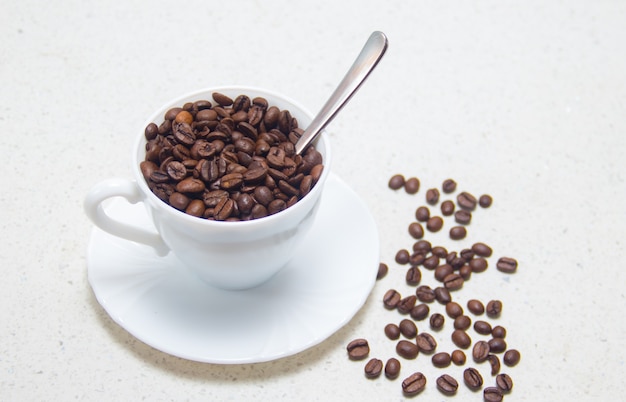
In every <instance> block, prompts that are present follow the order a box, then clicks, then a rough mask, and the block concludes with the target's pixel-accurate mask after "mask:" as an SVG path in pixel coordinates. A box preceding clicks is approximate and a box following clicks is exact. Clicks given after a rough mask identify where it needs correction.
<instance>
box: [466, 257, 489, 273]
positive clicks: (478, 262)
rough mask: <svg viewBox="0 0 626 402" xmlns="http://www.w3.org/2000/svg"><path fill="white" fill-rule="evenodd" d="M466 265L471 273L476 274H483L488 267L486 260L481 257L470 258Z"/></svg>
mask: <svg viewBox="0 0 626 402" xmlns="http://www.w3.org/2000/svg"><path fill="white" fill-rule="evenodd" d="M468 265H469V266H470V268H471V270H472V272H476V273H480V272H485V271H486V270H487V267H488V266H489V264H488V263H487V260H485V259H484V258H482V257H478V258H472V260H471V261H470V262H469V264H468Z"/></svg>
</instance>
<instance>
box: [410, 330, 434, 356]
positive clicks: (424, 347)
mask: <svg viewBox="0 0 626 402" xmlns="http://www.w3.org/2000/svg"><path fill="white" fill-rule="evenodd" d="M415 343H416V344H417V347H418V348H419V350H420V352H422V353H426V354H430V353H433V352H434V351H435V349H437V341H436V340H435V338H434V337H433V336H432V335H431V334H429V333H428V332H422V333H421V334H419V335H417V336H416V337H415Z"/></svg>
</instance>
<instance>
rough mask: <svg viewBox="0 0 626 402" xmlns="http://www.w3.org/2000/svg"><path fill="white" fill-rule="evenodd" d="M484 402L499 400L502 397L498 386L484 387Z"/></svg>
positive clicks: (498, 401)
mask: <svg viewBox="0 0 626 402" xmlns="http://www.w3.org/2000/svg"><path fill="white" fill-rule="evenodd" d="M483 399H484V400H485V402H500V401H502V399H503V395H502V391H500V388H498V387H486V388H485V389H484V390H483Z"/></svg>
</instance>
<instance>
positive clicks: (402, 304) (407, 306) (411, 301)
mask: <svg viewBox="0 0 626 402" xmlns="http://www.w3.org/2000/svg"><path fill="white" fill-rule="evenodd" d="M416 302H417V297H416V296H413V295H410V296H407V297H405V298H404V299H402V300H400V301H399V302H398V305H397V306H396V308H397V309H398V312H399V313H400V314H409V312H410V311H411V309H413V307H415V303H416Z"/></svg>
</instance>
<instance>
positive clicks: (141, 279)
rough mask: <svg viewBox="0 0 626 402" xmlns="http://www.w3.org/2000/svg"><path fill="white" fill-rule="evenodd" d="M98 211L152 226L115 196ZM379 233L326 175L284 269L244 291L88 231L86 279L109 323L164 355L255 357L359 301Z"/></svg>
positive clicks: (292, 342) (328, 324) (346, 315)
mask: <svg viewBox="0 0 626 402" xmlns="http://www.w3.org/2000/svg"><path fill="white" fill-rule="evenodd" d="M106 209H107V213H109V214H111V215H112V216H115V217H118V218H121V219H123V220H125V221H127V222H128V223H131V224H139V225H146V226H149V227H150V226H151V227H153V225H152V224H151V223H150V221H149V218H148V216H147V213H146V212H145V210H144V207H143V205H141V204H136V205H131V204H129V203H127V202H125V201H123V200H117V199H116V200H114V201H113V202H112V203H111V204H110V205H109V206H108V207H107V208H106ZM378 263H379V241H378V231H377V228H376V224H375V222H374V219H373V217H372V216H371V214H370V212H369V210H368V209H367V207H366V206H365V204H364V203H363V201H362V200H361V199H360V198H359V197H358V196H357V195H356V194H355V193H354V192H353V191H352V190H351V189H350V188H349V187H348V186H347V185H346V184H345V183H344V182H343V181H342V180H341V179H339V178H338V177H337V176H336V175H333V174H331V175H330V176H329V178H328V181H327V183H326V189H325V190H324V194H323V195H322V203H321V205H320V209H319V211H318V215H317V218H316V221H315V223H314V225H313V228H312V229H311V232H310V233H309V234H308V237H307V239H306V241H305V243H304V244H303V245H302V246H301V247H299V249H298V251H297V253H296V256H295V257H294V259H293V260H292V261H291V263H289V265H288V266H287V267H285V269H284V270H282V271H281V272H280V273H279V274H278V275H276V276H275V277H274V278H272V279H271V280H269V281H268V282H266V283H265V284H263V285H261V286H259V287H257V288H254V289H251V290H245V291H224V290H219V289H215V288H213V287H210V286H208V285H206V284H204V283H203V282H201V281H199V280H197V279H196V278H195V277H194V276H192V274H191V273H189V272H188V271H187V270H186V269H184V268H183V267H181V264H180V262H179V261H178V259H177V258H176V257H174V256H173V255H172V254H171V253H170V254H169V255H168V256H167V257H165V258H160V257H157V255H156V254H155V253H154V252H153V251H152V249H151V248H149V247H147V246H143V245H140V244H136V243H133V242H129V241H126V240H123V239H120V238H118V237H114V236H111V235H109V234H107V233H105V232H103V231H101V230H99V229H97V228H94V229H93V231H92V234H91V239H90V242H89V248H88V251H87V267H88V278H89V283H90V284H91V287H92V288H93V291H94V293H95V295H96V298H97V299H98V301H99V302H100V304H101V305H102V307H104V309H105V310H106V311H107V312H108V314H109V315H110V316H111V318H112V319H113V320H115V322H117V323H118V324H119V325H120V326H122V327H123V328H125V329H126V330H127V331H128V332H130V333H131V334H132V335H134V336H135V337H137V338H138V339H139V340H141V341H143V342H145V343H146V344H148V345H150V346H152V347H154V348H156V349H159V350H161V351H163V352H165V353H169V354H171V355H174V356H178V357H182V358H185V359H189V360H195V361H200V362H207V363H220V364H236V363H256V362H263V361H269V360H274V359H278V358H281V357H285V356H289V355H292V354H295V353H298V352H300V351H302V350H305V349H307V348H310V347H311V346H314V345H316V344H318V343H320V342H322V341H323V340H325V339H326V338H328V337H329V336H330V335H332V334H333V333H335V332H336V331H337V330H339V329H340V328H341V327H342V326H344V325H345V324H346V323H348V321H349V320H350V319H351V318H352V317H353V316H354V315H355V314H356V313H357V311H358V310H359V309H360V308H361V307H362V306H363V304H364V303H365V300H366V299H367V296H368V295H369V293H370V291H371V290H372V288H373V286H374V283H375V281H376V273H377V272H378Z"/></svg>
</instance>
